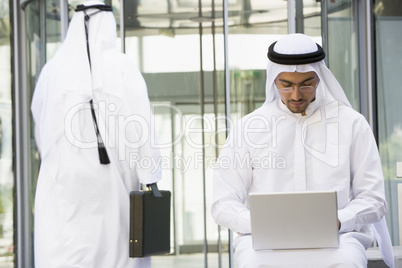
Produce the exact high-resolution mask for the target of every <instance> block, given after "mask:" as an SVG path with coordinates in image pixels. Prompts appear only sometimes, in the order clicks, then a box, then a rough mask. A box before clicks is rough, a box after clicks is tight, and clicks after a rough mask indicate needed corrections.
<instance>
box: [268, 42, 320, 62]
mask: <svg viewBox="0 0 402 268" xmlns="http://www.w3.org/2000/svg"><path fill="white" fill-rule="evenodd" d="M275 44H276V42H274V43H272V44H271V45H270V46H269V48H268V59H270V60H271V61H272V62H275V63H278V64H284V65H298V64H307V63H313V62H317V61H320V60H322V59H324V58H325V52H324V50H323V49H322V47H321V46H320V45H319V44H317V51H314V52H311V53H305V54H280V53H277V52H275V51H274V47H275Z"/></svg>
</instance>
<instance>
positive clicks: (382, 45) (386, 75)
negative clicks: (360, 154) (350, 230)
mask: <svg viewBox="0 0 402 268" xmlns="http://www.w3.org/2000/svg"><path fill="white" fill-rule="evenodd" d="M374 16H375V27H376V31H375V32H376V60H377V98H376V100H377V106H378V141H379V147H380V155H381V160H382V167H383V171H384V176H385V179H386V181H385V182H386V190H387V199H388V203H389V211H390V213H388V214H387V222H388V225H390V232H391V237H392V240H393V244H394V245H399V236H398V234H399V230H398V227H399V224H398V200H397V184H398V183H401V182H402V178H396V162H401V161H402V125H401V122H402V121H401V114H402V106H401V104H400V101H401V99H402V91H401V77H400V76H401V73H400V70H401V69H402V61H401V57H400V55H402V35H401V28H402V2H401V1H399V0H389V1H379V0H376V1H375V5H374Z"/></svg>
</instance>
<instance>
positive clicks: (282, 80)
mask: <svg viewBox="0 0 402 268" xmlns="http://www.w3.org/2000/svg"><path fill="white" fill-rule="evenodd" d="M313 79H315V76H311V77H309V78H306V79H304V80H303V81H301V82H300V84H303V83H306V82H308V81H310V80H313ZM278 80H279V81H280V82H282V83H289V84H292V85H294V84H295V83H293V82H292V81H289V80H286V79H281V78H279V79H278Z"/></svg>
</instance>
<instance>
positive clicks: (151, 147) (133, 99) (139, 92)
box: [126, 64, 162, 184]
mask: <svg viewBox="0 0 402 268" xmlns="http://www.w3.org/2000/svg"><path fill="white" fill-rule="evenodd" d="M130 68H131V70H132V76H131V77H130V80H131V84H132V86H133V87H134V90H127V92H126V97H127V101H128V102H129V103H130V104H129V107H130V113H131V114H132V115H136V116H139V117H140V118H142V119H141V121H140V124H136V132H137V133H138V136H140V137H141V140H142V141H141V143H140V146H139V148H138V154H139V156H140V157H141V158H142V159H147V161H149V162H147V161H145V160H144V163H150V164H149V165H147V167H143V166H138V165H137V167H136V168H135V172H136V173H137V176H138V178H139V179H140V182H141V183H143V184H151V183H154V182H157V181H159V180H160V179H161V177H162V169H161V166H160V163H161V156H160V151H159V148H158V146H157V144H158V142H157V137H156V133H155V132H156V131H155V122H154V118H153V114H152V111H151V104H150V101H149V98H148V91H147V86H146V83H145V80H144V78H143V76H142V75H141V73H140V71H139V70H138V68H137V66H136V65H134V64H131V65H130Z"/></svg>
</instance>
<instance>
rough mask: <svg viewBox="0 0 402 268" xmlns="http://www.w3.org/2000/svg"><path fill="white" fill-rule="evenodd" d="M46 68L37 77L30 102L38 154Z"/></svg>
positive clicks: (45, 85)
mask: <svg viewBox="0 0 402 268" xmlns="http://www.w3.org/2000/svg"><path fill="white" fill-rule="evenodd" d="M46 77H47V68H46V66H45V67H44V68H43V70H42V71H41V73H40V75H39V79H38V82H37V83H36V86H35V90H34V94H33V97H32V102H31V112H32V117H33V120H34V122H35V127H34V132H35V142H36V146H37V147H38V150H39V152H41V135H40V132H41V131H40V130H41V118H42V111H43V103H44V99H45V97H46V96H45V92H46V87H47V78H46Z"/></svg>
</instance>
